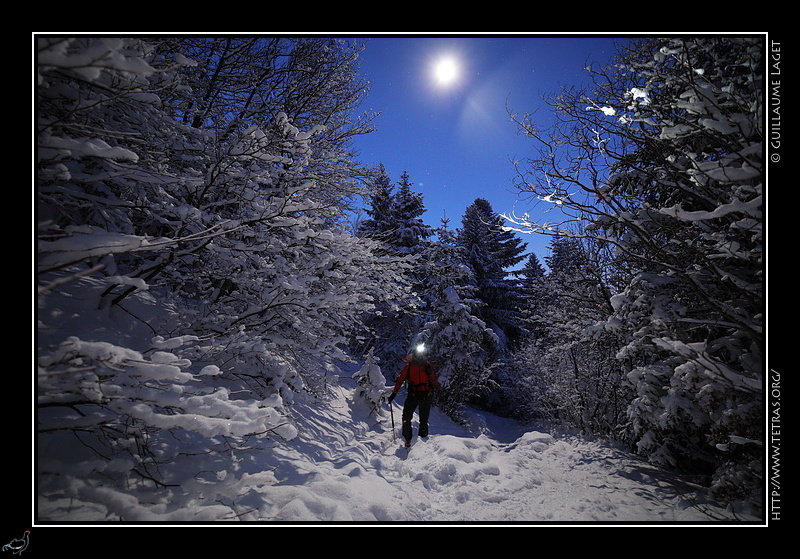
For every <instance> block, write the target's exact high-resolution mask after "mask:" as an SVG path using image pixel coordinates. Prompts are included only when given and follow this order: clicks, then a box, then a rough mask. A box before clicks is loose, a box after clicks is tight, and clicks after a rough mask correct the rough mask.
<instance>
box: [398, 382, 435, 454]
mask: <svg viewBox="0 0 800 559" xmlns="http://www.w3.org/2000/svg"><path fill="white" fill-rule="evenodd" d="M432 403H433V392H432V391H430V390H424V391H420V390H409V391H408V394H407V395H406V402H405V404H403V438H405V440H407V441H411V420H412V419H413V417H414V411H415V410H416V409H417V408H419V436H420V437H427V436H428V418H429V417H430V415H431V404H432Z"/></svg>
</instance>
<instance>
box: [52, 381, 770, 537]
mask: <svg viewBox="0 0 800 559" xmlns="http://www.w3.org/2000/svg"><path fill="white" fill-rule="evenodd" d="M332 386H333V388H332V395H331V398H330V400H329V401H327V402H325V403H324V405H323V404H322V403H321V402H320V401H319V400H313V401H311V400H305V399H302V398H301V399H300V401H299V402H298V403H297V404H296V405H295V406H294V408H293V417H294V419H295V421H296V422H297V425H298V428H299V435H298V436H297V437H296V438H295V439H293V440H291V441H288V442H286V441H271V442H270V443H269V444H268V445H267V446H266V447H262V448H260V449H258V450H253V451H250V452H247V453H242V456H241V459H240V460H239V466H238V468H239V471H237V472H221V471H218V472H216V473H213V474H212V473H211V471H207V472H204V473H202V474H201V473H198V472H197V471H195V472H193V473H192V477H193V478H194V480H195V481H196V483H197V486H196V488H195V489H196V492H197V494H198V495H201V494H202V492H203V490H204V488H205V491H208V490H209V489H210V488H211V487H213V485H214V484H215V482H218V483H219V484H220V485H222V484H223V483H224V482H223V481H222V480H223V479H225V478H226V477H228V476H230V477H234V476H235V477H237V479H238V482H237V485H236V486H237V487H238V488H239V489H238V491H239V496H238V497H237V499H236V511H235V512H234V508H233V507H230V506H223V505H222V504H221V501H220V500H219V499H216V498H215V499H208V501H207V502H206V504H200V503H203V500H202V499H196V500H195V501H194V503H195V505H194V506H196V507H197V508H196V510H194V511H191V513H190V515H189V516H188V518H194V519H200V520H203V519H206V520H208V519H211V520H225V519H228V520H230V519H237V520H243V521H277V522H292V523H320V522H326V523H351V522H380V523H411V522H425V523H433V524H436V523H452V522H496V523H503V524H506V523H507V524H511V523H525V522H532V523H534V522H535V523H538V522H545V523H572V522H592V523H600V524H603V523H619V522H634V523H645V522H692V523H704V522H709V521H715V520H719V519H726V520H729V521H731V522H736V521H742V520H758V519H756V518H753V517H748V516H742V515H736V516H733V515H731V514H728V513H726V511H725V510H724V509H722V508H720V507H717V506H714V505H713V504H709V503H708V502H706V501H704V500H703V499H702V498H699V497H698V495H699V493H698V490H699V489H700V488H698V487H697V486H694V485H692V484H690V483H688V482H686V481H682V480H680V479H678V478H676V477H674V476H670V475H668V474H665V473H663V472H660V471H658V470H657V469H655V468H653V467H651V466H650V465H648V464H647V463H645V462H644V461H642V460H641V459H639V458H636V457H635V456H631V455H629V454H627V453H625V452H622V451H620V450H618V449H615V448H612V447H611V446H609V445H606V444H601V443H598V442H591V441H587V440H582V439H580V438H577V437H572V436H553V435H551V434H549V433H547V432H543V430H528V429H526V428H525V427H523V426H522V425H519V424H518V423H515V422H513V421H509V420H506V419H501V418H497V417H493V416H490V415H486V414H480V413H477V412H471V413H470V417H471V419H470V425H467V426H463V427H462V426H458V425H456V424H454V423H453V422H452V421H450V420H449V419H447V418H446V417H445V416H443V415H442V414H441V413H438V412H437V410H434V412H433V414H432V420H431V436H430V437H429V438H428V440H415V444H414V446H413V447H412V448H411V450H410V452H408V453H407V451H406V450H405V449H403V448H400V439H399V435H397V434H396V433H395V435H394V436H393V433H392V427H391V417H390V415H389V411H388V408H386V409H385V410H384V415H383V417H379V418H376V417H375V416H374V415H370V414H369V413H367V411H366V409H365V406H364V405H362V404H360V403H358V402H354V401H353V394H354V388H355V383H354V382H353V381H352V380H351V379H349V378H347V377H346V376H343V377H342V378H341V379H339V382H335V383H332ZM400 406H402V393H401V396H400V397H398V399H397V400H396V401H395V404H394V420H395V426H396V427H397V428H398V429H399V422H400V417H399V416H400ZM415 427H416V425H415ZM415 432H416V431H415ZM395 437H397V438H395ZM189 464H192V466H191V467H194V468H195V469H197V468H200V464H201V462H200V459H198V460H195V461H191V462H187V466H188V465H189ZM245 486H246V490H243V488H245ZM39 505H40V507H39V514H40V515H43V516H44V517H45V518H47V517H49V518H50V519H51V520H52V519H59V518H60V519H61V520H65V519H70V520H81V521H89V522H91V521H93V520H98V521H102V520H103V519H106V520H108V519H109V516H110V517H111V518H113V516H114V515H113V514H110V511H111V510H112V509H114V510H117V511H118V510H119V505H117V506H116V509H115V507H110V509H109V510H102V507H98V505H96V504H93V505H91V506H81V505H80V502H79V499H75V498H74V497H73V498H70V499H69V500H68V501H67V500H66V499H47V500H41V501H40V503H39ZM204 508H205V510H203V509H204ZM66 510H69V513H68V514H67V516H63V515H64V513H65V511H66ZM242 511H246V512H242ZM107 515H109V516H107ZM171 518H175V516H174V515H173V516H172V517H171ZM184 519H186V517H185V518H184ZM139 520H146V518H139ZM154 520H159V519H158V518H154Z"/></svg>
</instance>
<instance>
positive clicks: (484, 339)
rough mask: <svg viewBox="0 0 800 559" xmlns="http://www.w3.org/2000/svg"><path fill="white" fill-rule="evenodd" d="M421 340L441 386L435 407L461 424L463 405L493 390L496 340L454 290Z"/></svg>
mask: <svg viewBox="0 0 800 559" xmlns="http://www.w3.org/2000/svg"><path fill="white" fill-rule="evenodd" d="M420 339H421V340H424V343H425V347H426V348H428V349H427V350H428V351H429V352H430V354H431V358H432V360H433V361H434V363H435V365H436V368H437V374H438V376H439V382H440V383H441V385H442V390H441V393H440V394H438V395H437V401H436V405H437V406H438V407H439V408H441V409H442V411H444V412H445V413H447V414H448V415H450V416H451V417H452V418H453V419H456V420H458V419H460V411H461V409H462V407H463V405H464V404H466V403H468V402H469V401H470V400H471V399H475V398H478V397H480V396H483V395H485V393H486V392H487V391H489V390H490V389H491V388H492V382H491V374H492V367H493V361H492V355H493V353H494V351H495V348H496V345H497V343H498V340H497V336H496V334H495V333H494V332H493V331H492V329H491V328H489V327H488V326H487V325H486V324H485V323H484V322H483V321H482V320H480V319H479V318H478V317H477V316H475V313H474V309H473V305H471V304H470V303H469V301H467V300H464V299H462V297H461V296H459V294H458V290H457V289H456V288H455V287H446V288H444V289H443V290H442V292H441V294H440V295H439V297H438V300H437V302H436V303H435V308H434V313H433V320H431V321H430V322H428V323H427V324H426V325H425V327H424V329H423V330H422V333H421V335H420Z"/></svg>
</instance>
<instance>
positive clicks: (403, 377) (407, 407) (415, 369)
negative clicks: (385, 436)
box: [389, 344, 441, 446]
mask: <svg viewBox="0 0 800 559" xmlns="http://www.w3.org/2000/svg"><path fill="white" fill-rule="evenodd" d="M405 361H406V365H405V367H403V372H401V373H400V377H399V378H398V379H397V382H396V383H395V385H394V390H393V391H392V394H391V396H389V405H391V404H392V400H394V397H395V396H397V393H398V391H399V390H400V387H401V386H402V385H403V383H404V382H406V381H408V387H407V394H406V401H405V404H404V405H403V438H404V439H405V440H406V446H411V419H412V418H413V417H414V410H416V409H417V407H419V436H420V437H422V438H425V437H427V436H428V418H429V417H430V414H431V404H432V403H433V391H434V390H440V389H441V386H439V380H438V379H437V378H436V374H435V373H434V372H433V368H432V367H431V364H430V363H428V362H427V361H425V346H424V345H422V344H420V345H419V346H417V348H416V350H415V351H414V353H413V354H412V355H409V356H408V357H406V359H405Z"/></svg>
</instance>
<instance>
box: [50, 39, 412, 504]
mask: <svg viewBox="0 0 800 559" xmlns="http://www.w3.org/2000/svg"><path fill="white" fill-rule="evenodd" d="M356 54H357V49H356V48H355V47H354V46H351V45H349V44H348V43H346V42H344V41H338V40H331V39H318V40H317V39H307V40H306V39H304V40H296V41H295V40H290V39H283V38H282V39H276V40H266V39H239V38H230V39H227V40H223V39H220V40H217V39H213V40H212V39H201V38H185V39H154V40H153V41H152V42H147V41H144V40H139V39H125V38H94V37H80V38H55V37H43V38H40V39H39V41H38V52H37V57H38V60H37V77H38V81H37V91H36V103H37V177H36V180H37V184H36V197H37V218H38V231H39V239H38V244H37V272H38V280H39V281H38V294H39V309H40V311H39V321H38V332H39V339H38V341H39V344H40V346H39V356H38V357H39V360H38V364H39V375H38V384H37V392H38V393H37V398H38V406H39V411H40V413H39V416H38V420H39V428H40V430H41V433H42V436H43V437H51V436H52V437H54V439H53V442H52V443H49V444H48V443H47V442H44V441H43V442H42V447H41V448H43V449H49V450H51V451H54V452H53V453H52V454H50V453H48V452H43V453H41V454H40V458H41V461H40V463H39V467H40V470H39V473H40V475H41V476H42V479H46V480H47V482H48V483H51V482H52V483H54V484H55V485H54V486H53V487H51V488H50V489H51V490H53V491H58V490H59V488H58V486H59V484H62V487H63V486H66V485H69V483H70V479H71V477H70V476H69V475H66V473H67V472H69V471H81V475H82V476H85V479H83V480H82V481H81V483H84V484H85V486H86V491H88V492H90V493H91V492H93V491H96V494H97V495H98V496H100V495H102V493H103V492H102V490H98V489H97V488H98V487H100V485H102V484H103V483H104V480H105V479H108V480H110V479H111V478H112V477H117V476H118V477H119V478H120V481H119V483H120V485H119V487H117V489H119V488H120V487H122V488H124V485H125V484H126V483H128V484H134V483H136V481H135V480H140V481H141V480H144V479H148V480H151V481H153V482H154V483H156V484H161V483H165V481H164V480H165V478H167V477H169V475H170V473H169V472H168V471H167V470H168V468H165V465H168V464H170V463H171V460H172V459H173V458H175V457H176V456H177V455H178V454H179V452H180V451H179V450H177V448H178V447H179V446H180V445H179V444H178V443H177V441H179V440H180V439H181V437H182V436H185V437H188V438H192V437H198V436H199V437H204V438H207V439H208V443H207V446H208V448H209V452H212V451H211V449H212V448H213V447H215V446H216V445H217V444H219V445H222V446H224V447H226V448H228V449H230V450H233V449H234V448H236V447H237V445H242V446H246V443H245V440H246V439H247V438H249V437H263V436H271V435H273V434H278V435H280V436H282V437H291V436H292V427H291V423H290V421H289V418H288V416H287V414H286V411H287V407H288V406H290V405H291V402H292V400H293V397H294V394H296V393H297V392H298V391H300V390H304V389H305V390H314V391H318V390H319V388H320V387H321V386H322V384H323V381H322V378H323V377H324V374H325V373H324V371H325V363H326V362H329V361H331V360H334V359H342V358H344V355H343V353H342V349H343V348H344V347H345V344H346V343H347V342H348V341H349V339H350V337H351V335H352V332H353V331H354V330H355V329H356V327H357V325H358V323H359V320H360V318H361V317H362V316H363V315H364V313H366V312H369V311H370V310H371V309H372V308H373V306H374V304H375V302H376V301H385V300H393V299H397V298H400V297H401V296H402V295H403V292H404V290H403V289H402V287H401V286H402V276H403V273H404V271H403V270H402V269H401V268H400V267H398V266H397V265H395V263H394V262H389V261H388V260H387V259H386V258H385V257H384V256H382V255H381V254H380V253H379V249H380V246H379V244H378V243H377V242H376V241H374V240H371V239H365V238H359V237H354V236H352V235H350V234H348V233H347V232H346V228H345V227H344V224H343V223H342V216H343V215H344V213H345V211H346V209H347V204H348V201H349V199H350V197H351V195H353V194H354V193H355V192H357V190H356V186H355V185H357V184H358V180H357V179H358V178H359V177H360V171H359V170H358V169H357V167H355V166H354V165H353V164H352V161H351V159H350V154H349V152H348V147H347V146H348V140H349V138H352V136H353V135H354V134H359V133H362V132H364V131H366V128H365V124H364V123H363V122H360V121H354V120H352V119H351V118H350V116H349V111H350V110H351V109H352V108H353V107H354V106H355V104H356V103H357V102H358V100H359V98H360V96H361V95H362V94H363V89H362V88H361V86H360V84H358V83H357V81H356V80H355V71H356V67H355V61H356ZM192 57H195V58H192ZM245 86H247V87H245ZM247 88H249V89H247ZM390 264H391V265H390ZM76 301H82V302H84V304H85V305H86V306H85V308H84V309H82V311H83V312H84V314H86V313H88V312H92V313H93V314H92V315H91V316H84V320H83V321H80V320H78V319H77V318H76V316H78V313H80V312H81V309H76V308H75V306H74V303H75V302H76ZM167 431H169V432H170V434H168V433H167ZM179 432H180V433H179ZM70 434H73V435H79V436H80V437H81V440H82V441H83V443H84V444H85V445H86V448H91V449H93V450H94V451H95V452H97V456H98V457H103V458H104V459H107V460H109V461H110V462H109V464H113V468H114V469H115V470H114V471H115V473H114V476H110V475H109V473H110V470H108V467H109V465H108V464H106V465H102V464H101V462H102V461H103V459H100V461H99V462H98V461H96V460H89V461H84V462H81V460H84V459H85V458H86V457H83V456H79V455H74V456H66V455H62V454H59V453H58V452H57V451H56V449H58V448H59V447H60V446H61V445H60V444H59V443H60V441H61V437H62V436H65V435H70ZM215 437H216V438H215ZM220 439H227V441H228V442H224V441H222V440H220ZM233 440H235V441H237V442H236V443H233V442H232V441H233ZM123 456H124V457H126V460H123V461H117V462H114V461H113V459H114V458H115V457H123ZM128 459H130V460H128ZM71 460H72V461H74V462H75V463H73V464H67V463H68V462H69V461H71ZM101 471H102V472H103V474H102V475H99V476H94V475H91V473H92V472H101ZM156 474H158V475H156ZM115 490H116V489H115ZM122 491H124V489H122ZM98 498H101V497H98ZM179 502H180V499H178V498H177V496H176V499H175V503H179Z"/></svg>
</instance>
